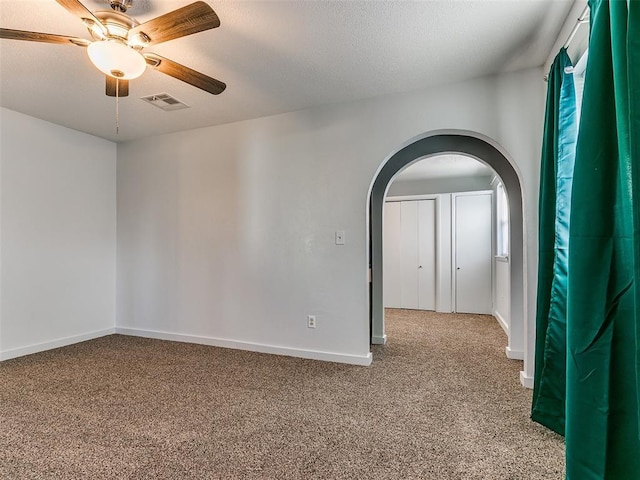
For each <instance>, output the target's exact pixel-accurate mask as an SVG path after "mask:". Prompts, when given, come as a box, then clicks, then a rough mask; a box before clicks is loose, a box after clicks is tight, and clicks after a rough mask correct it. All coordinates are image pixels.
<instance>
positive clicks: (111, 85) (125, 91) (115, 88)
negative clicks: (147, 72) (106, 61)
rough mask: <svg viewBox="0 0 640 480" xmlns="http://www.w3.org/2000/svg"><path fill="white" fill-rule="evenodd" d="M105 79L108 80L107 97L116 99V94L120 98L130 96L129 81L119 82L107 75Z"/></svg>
mask: <svg viewBox="0 0 640 480" xmlns="http://www.w3.org/2000/svg"><path fill="white" fill-rule="evenodd" d="M105 78H106V79H107V83H106V92H105V93H106V94H107V96H109V97H115V96H116V92H117V96H118V97H128V96H129V80H121V79H120V80H119V79H117V78H113V77H112V76H110V75H105Z"/></svg>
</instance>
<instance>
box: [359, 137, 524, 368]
mask: <svg viewBox="0 0 640 480" xmlns="http://www.w3.org/2000/svg"><path fill="white" fill-rule="evenodd" d="M443 154H460V155H465V156H469V157H472V158H474V159H477V160H479V161H480V162H482V163H485V164H486V165H488V166H489V167H491V168H492V169H493V170H494V171H495V172H496V174H497V175H498V176H499V177H500V179H501V180H502V183H503V186H504V190H505V192H506V195H507V198H508V204H509V224H510V229H509V243H510V246H511V248H510V250H511V251H510V258H509V264H510V314H509V316H510V326H509V334H508V344H507V347H506V355H507V357H509V358H513V359H521V360H522V359H524V354H525V348H526V346H525V345H526V339H525V332H526V312H525V304H526V303H525V291H524V286H525V282H524V278H525V274H526V265H525V263H524V261H525V255H524V252H525V245H524V239H525V236H524V222H523V202H522V186H521V181H520V178H519V176H518V172H517V171H516V169H515V168H514V166H513V164H512V162H511V161H510V160H509V159H508V157H507V155H506V153H504V152H503V151H502V150H501V149H500V147H499V146H498V145H497V144H495V143H494V142H492V141H491V140H490V139H488V138H486V137H484V136H482V135H479V134H475V133H472V132H432V133H429V134H425V135H423V136H421V137H419V138H416V139H413V140H411V141H410V142H408V143H407V144H406V145H405V146H403V147H402V148H401V149H399V150H398V151H397V152H395V153H394V154H392V155H391V156H390V157H389V158H388V160H387V161H386V162H385V163H384V164H383V165H382V167H381V168H380V169H379V171H378V173H377V175H376V177H375V179H374V181H373V185H372V187H371V192H370V198H369V200H370V202H369V261H370V268H371V285H370V291H369V300H370V341H371V343H372V344H384V343H386V335H385V328H384V304H383V281H384V280H383V277H384V276H383V261H382V237H383V231H382V216H383V207H384V201H385V197H386V193H387V190H388V188H389V185H390V184H391V182H392V181H393V178H394V176H395V175H396V174H398V173H399V172H400V171H401V170H403V169H404V168H405V167H407V166H408V165H410V164H412V163H414V162H416V161H417V160H423V159H425V158H428V157H433V156H437V155H443Z"/></svg>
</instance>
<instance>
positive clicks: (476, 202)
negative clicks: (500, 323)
mask: <svg viewBox="0 0 640 480" xmlns="http://www.w3.org/2000/svg"><path fill="white" fill-rule="evenodd" d="M454 242H455V272H454V274H455V302H456V303H455V305H456V312H460V313H488V314H490V313H491V194H479V195H460V196H456V197H455V240H454Z"/></svg>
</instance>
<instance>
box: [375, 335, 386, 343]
mask: <svg viewBox="0 0 640 480" xmlns="http://www.w3.org/2000/svg"><path fill="white" fill-rule="evenodd" d="M371 343H372V344H374V345H386V344H387V336H386V335H382V336H379V335H374V336H373V338H372V339H371Z"/></svg>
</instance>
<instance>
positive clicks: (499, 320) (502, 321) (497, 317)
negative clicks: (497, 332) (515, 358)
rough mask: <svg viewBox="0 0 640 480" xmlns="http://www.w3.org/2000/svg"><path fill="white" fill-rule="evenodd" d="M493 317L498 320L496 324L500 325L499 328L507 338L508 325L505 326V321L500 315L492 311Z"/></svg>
mask: <svg viewBox="0 0 640 480" xmlns="http://www.w3.org/2000/svg"><path fill="white" fill-rule="evenodd" d="M493 316H494V317H495V318H496V320H498V323H499V324H500V326H501V327H502V329H503V330H504V333H506V334H507V337H508V336H509V324H507V321H506V320H505V319H504V318H502V315H500V312H498V311H497V310H494V311H493Z"/></svg>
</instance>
